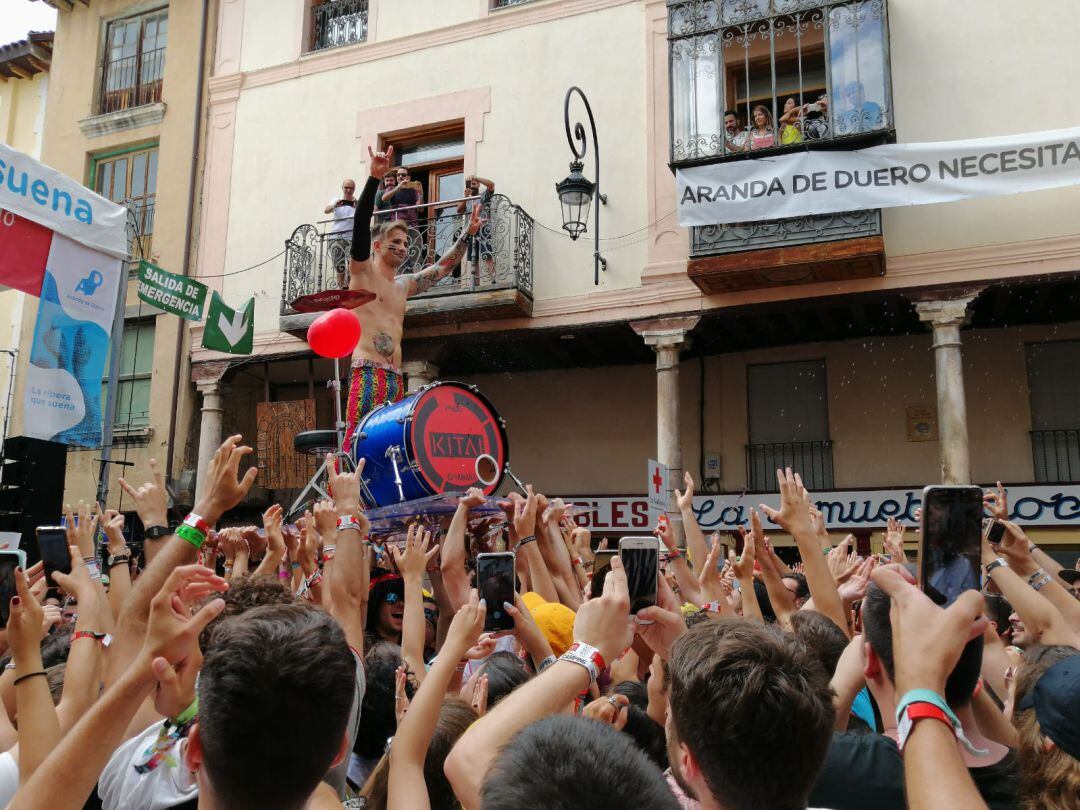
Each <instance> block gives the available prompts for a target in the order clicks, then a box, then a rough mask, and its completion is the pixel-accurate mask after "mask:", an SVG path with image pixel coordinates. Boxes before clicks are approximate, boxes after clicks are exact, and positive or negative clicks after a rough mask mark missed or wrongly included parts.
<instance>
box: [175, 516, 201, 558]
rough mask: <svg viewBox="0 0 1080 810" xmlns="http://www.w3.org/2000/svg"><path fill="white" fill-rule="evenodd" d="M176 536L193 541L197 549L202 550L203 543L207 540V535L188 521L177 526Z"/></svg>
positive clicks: (189, 541) (192, 543)
mask: <svg viewBox="0 0 1080 810" xmlns="http://www.w3.org/2000/svg"><path fill="white" fill-rule="evenodd" d="M176 536H177V537H179V538H180V539H181V540H185V541H187V542H188V543H191V545H192V546H194V547H195V550H196V551H198V550H201V549H202V546H203V543H205V542H206V535H205V534H204V533H203V532H201V531H199V530H198V529H196V528H195V527H194V526H192V525H191V524H190V523H187V522H186V521H185V522H184V523H181V524H180V525H179V526H177V527H176Z"/></svg>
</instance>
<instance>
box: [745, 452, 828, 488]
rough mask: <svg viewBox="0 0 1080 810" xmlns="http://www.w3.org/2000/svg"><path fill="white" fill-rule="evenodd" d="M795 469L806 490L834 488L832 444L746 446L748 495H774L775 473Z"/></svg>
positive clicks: (775, 485) (775, 486)
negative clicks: (763, 493) (760, 493)
mask: <svg viewBox="0 0 1080 810" xmlns="http://www.w3.org/2000/svg"><path fill="white" fill-rule="evenodd" d="M784 467H791V469H793V470H798V471H799V473H800V474H801V475H802V479H803V483H804V484H806V487H807V489H809V490H811V491H814V490H819V491H820V490H825V489H832V488H833V458H832V442H831V441H829V440H828V439H826V440H824V441H816V442H770V443H768V444H748V445H747V446H746V487H747V489H748V490H749V491H750V492H776V491H777V490H778V486H777V483H776V471H777V470H780V469H783V468H784Z"/></svg>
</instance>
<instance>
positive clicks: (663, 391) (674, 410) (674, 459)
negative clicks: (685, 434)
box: [630, 315, 700, 546]
mask: <svg viewBox="0 0 1080 810" xmlns="http://www.w3.org/2000/svg"><path fill="white" fill-rule="evenodd" d="M699 320H700V318H699V317H698V316H696V315H692V316H687V317H681V318H658V319H656V320H651V321H640V322H638V323H633V324H630V325H631V326H632V327H633V329H634V331H635V332H637V333H638V334H639V335H641V337H642V339H643V340H644V341H645V345H646V346H649V347H651V348H652V349H653V351H655V352H656V460H657V461H659V462H660V463H661V464H665V465H667V468H668V494H667V499H668V518H669V519H670V520H671V524H672V528H674V530H675V537H676V539H677V540H678V543H679V545H680V546H682V545H685V540H684V535H683V527H682V515H681V514H680V512H679V509H678V507H677V506H676V505H675V502H674V499H673V496H672V490H674V489H682V486H683V483H682V477H683V464H682V433H681V427H680V424H679V407H680V406H679V352H680V351H682V350H683V349H687V348H689V347H690V339H689V338H688V337H687V335H688V333H689V332H690V331H691V330H692V329H693V328H694V327H695V326H697V324H698V321H699ZM642 461H643V462H644V461H645V459H642ZM641 474H642V477H644V475H645V465H644V464H642V465H641Z"/></svg>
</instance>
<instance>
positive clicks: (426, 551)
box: [390, 523, 439, 579]
mask: <svg viewBox="0 0 1080 810" xmlns="http://www.w3.org/2000/svg"><path fill="white" fill-rule="evenodd" d="M430 543H431V532H429V531H427V530H426V529H424V527H423V526H421V525H420V524H419V523H413V524H412V525H411V526H409V530H408V532H406V534H405V548H404V550H402V549H399V548H398V547H397V546H391V547H390V554H391V556H392V557H393V558H394V564H395V565H396V566H397V569H398V572H399V573H400V574H401V576H402V577H403V578H405V579H408V578H410V577H412V578H415V579H423V578H424V571H425V570H426V569H427V565H428V562H430V560H431V558H432V557H434V556H435V555H436V554H438V553H439V544H438V543H436V544H435V545H434V546H431V547H430V548H429V545H430Z"/></svg>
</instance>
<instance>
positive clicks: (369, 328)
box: [345, 146, 484, 446]
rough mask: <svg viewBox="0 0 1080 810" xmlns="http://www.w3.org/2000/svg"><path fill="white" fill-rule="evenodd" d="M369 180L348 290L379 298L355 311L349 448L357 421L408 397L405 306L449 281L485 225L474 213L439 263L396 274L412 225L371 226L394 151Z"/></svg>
mask: <svg viewBox="0 0 1080 810" xmlns="http://www.w3.org/2000/svg"><path fill="white" fill-rule="evenodd" d="M368 155H369V156H370V158H371V165H370V176H369V177H368V179H367V183H366V184H365V185H364V190H363V192H362V193H361V194H360V199H359V201H358V202H357V206H356V216H355V218H354V220H353V238H352V249H351V260H350V262H349V289H350V290H367V291H369V292H371V293H374V295H375V298H374V299H373V300H372V301H371V302H370V303H367V304H364V305H363V306H360V307H357V308H356V309H354V310H353V312H354V313H355V314H356V317H357V318H358V319H359V320H360V328H361V334H360V343H359V344H358V345H357V347H356V350H355V351H354V352H353V362H352V377H351V379H350V383H349V407H348V416H347V423H348V429H347V431H346V434H345V443H346V446H348V445H349V440H350V439H351V438H352V434H353V431H354V430H355V429H356V425H357V423H358V422H359V421H360V419H361V418H362V417H363V416H365V415H366V414H368V413H370V412H371V411H372V410H374V409H375V408H377V407H378V406H380V405H383V404H385V403H388V402H398V401H399V400H400V399H401V398H402V397H403V396H404V395H405V381H404V379H403V377H402V375H401V336H402V332H403V330H404V321H405V303H406V300H407V299H408V297H409V296H410V295H415V294H416V293H421V292H424V291H425V290H428V289H430V288H431V287H432V286H433V285H435V284H436V283H438V282H439V280H441V279H442V278H444V277H446V276H447V275H448V274H449V273H450V271H451V270H453V269H454V267H455V266H456V265H457V264H458V262H460V261H461V257H462V256H464V255H465V249H466V246H467V244H468V239H469V236H470V235H472V234H475V233H476V232H477V231H478V230H480V227H481V226H482V225H483V224H484V219H483V218H482V217H481V216H480V207H479V206H477V207H476V209H475V210H474V211H473V215H472V218H471V219H470V220H469V226H468V228H467V229H466V230H465V231H464V232H463V233H462V234H461V236H460V237H459V238H458V240H457V241H456V242H454V244H453V245H452V246H451V247H450V249H449V250H447V251H446V253H445V254H444V255H443V256H442V258H440V259H439V260H438V261H437V262H435V264H433V265H430V266H428V267H425V268H424V269H423V270H420V271H418V272H416V273H403V274H401V275H397V269H398V268H399V267H400V266H401V264H402V263H403V262H404V261H405V259H406V256H407V254H408V246H409V225H408V223H407V222H404V221H402V220H394V221H382V222H380V223H379V224H378V225H377V226H376V227H375V228H374V229H372V228H371V214H372V211H373V210H374V207H375V195H376V194H377V193H378V191H379V186H380V184H381V183H382V179H383V175H385V174H386V172H387V170H388V169H389V168H390V160H391V158H392V157H393V156H394V147H392V146H391V147H389V148H388V149H387V150H386V152H372V151H371V147H368Z"/></svg>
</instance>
